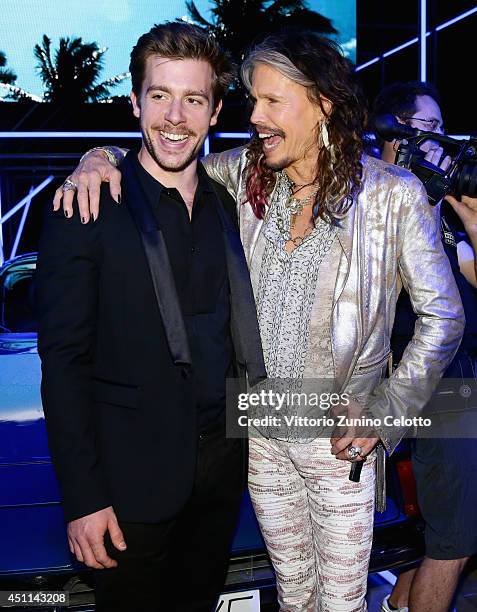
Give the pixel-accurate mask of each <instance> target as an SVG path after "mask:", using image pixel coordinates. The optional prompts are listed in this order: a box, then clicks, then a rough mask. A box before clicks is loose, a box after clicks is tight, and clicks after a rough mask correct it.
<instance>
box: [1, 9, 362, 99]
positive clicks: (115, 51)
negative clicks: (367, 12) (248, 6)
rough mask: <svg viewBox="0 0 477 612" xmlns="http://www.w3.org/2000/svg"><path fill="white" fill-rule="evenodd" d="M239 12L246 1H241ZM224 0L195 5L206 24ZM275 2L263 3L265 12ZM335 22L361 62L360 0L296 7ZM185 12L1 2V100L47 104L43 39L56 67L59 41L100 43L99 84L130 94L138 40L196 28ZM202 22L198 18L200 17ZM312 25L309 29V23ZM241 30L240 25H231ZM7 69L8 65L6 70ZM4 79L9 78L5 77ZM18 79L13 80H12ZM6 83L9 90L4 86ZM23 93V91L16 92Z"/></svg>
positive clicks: (118, 93)
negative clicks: (159, 31) (185, 26)
mask: <svg viewBox="0 0 477 612" xmlns="http://www.w3.org/2000/svg"><path fill="white" fill-rule="evenodd" d="M236 1H237V7H241V6H242V4H243V3H242V0H236ZM220 2H221V0H214V1H210V0H195V6H196V8H197V11H198V13H199V15H200V16H201V17H202V18H203V19H204V20H205V21H207V22H209V23H212V24H213V23H214V22H215V20H216V17H215V14H214V12H213V11H214V7H216V6H217V4H219V5H220ZM271 4H273V2H270V1H267V0H264V1H263V10H265V9H267V7H269V6H270V5H271ZM300 4H301V6H303V7H304V8H306V9H308V10H310V11H316V12H317V13H319V14H321V15H322V16H324V17H326V18H328V19H329V20H330V21H331V24H332V26H333V28H334V29H335V30H336V32H337V33H336V34H333V35H332V36H333V38H335V39H336V40H337V41H338V42H339V43H340V45H341V46H342V48H343V51H344V52H345V54H346V55H347V56H348V57H349V58H350V59H351V60H352V61H355V57H356V0H309V1H308V2H304V1H303V2H297V5H300ZM193 17H194V16H193V15H191V14H190V12H189V11H188V10H187V8H186V2H185V0H167V2H166V1H165V0H160V1H159V2H158V1H157V0H83V1H82V2H78V0H61V2H58V0H2V11H1V26H0V84H1V83H2V81H3V82H4V85H3V86H1V85H0V97H1V98H2V99H3V100H7V99H8V100H13V101H14V100H15V97H14V96H12V92H14V90H12V88H11V87H16V88H18V90H21V92H24V93H25V94H26V95H28V96H29V97H32V98H33V99H35V100H37V101H44V94H45V86H44V81H43V80H42V76H41V70H40V65H41V60H40V59H39V58H38V53H37V56H35V53H34V48H35V45H40V47H41V48H42V51H43V53H44V54H46V55H44V56H43V59H44V62H45V63H48V57H47V56H48V49H45V45H44V41H43V37H44V35H46V36H47V37H48V38H49V39H50V41H51V44H50V48H49V56H50V58H51V60H52V64H53V67H54V62H55V54H56V51H57V49H58V47H59V45H60V38H66V37H68V38H69V39H70V41H71V40H73V39H75V38H81V39H82V43H95V44H96V45H97V47H98V53H100V55H101V60H102V68H101V70H100V74H99V76H98V79H97V82H98V83H99V82H102V81H106V82H110V81H111V79H113V80H116V81H118V82H117V83H116V84H115V85H114V86H110V87H109V95H110V96H123V95H128V94H129V91H130V88H131V84H130V79H129V77H128V75H127V71H128V66H129V53H130V51H131V48H132V47H133V45H134V43H135V42H136V41H137V39H138V38H139V36H140V35H141V34H143V33H144V32H147V31H148V30H149V29H150V28H151V26H152V25H153V24H154V23H159V22H161V21H166V20H175V19H178V18H179V19H181V18H184V19H186V20H189V21H191V22H195V23H197V18H196V19H194V18H193ZM196 17H197V16H196ZM306 25H309V24H306ZM230 27H231V28H235V29H236V28H238V27H240V26H239V25H238V22H237V20H235V21H234V23H232V24H231V25H230ZM2 64H3V65H2ZM2 74H3V75H4V78H2ZM13 76H15V77H16V78H15V79H13V78H12V77H13ZM5 84H6V85H7V86H5ZM17 93H18V92H17Z"/></svg>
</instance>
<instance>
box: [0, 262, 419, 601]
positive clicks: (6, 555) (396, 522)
mask: <svg viewBox="0 0 477 612" xmlns="http://www.w3.org/2000/svg"><path fill="white" fill-rule="evenodd" d="M35 269H36V253H30V254H26V255H20V256H18V257H15V258H14V259H12V260H10V261H8V262H6V263H5V264H4V265H3V266H2V267H1V268H0V591H2V590H7V589H8V588H19V585H20V587H21V588H22V589H28V588H31V589H38V588H42V589H50V590H61V589H65V590H68V591H69V592H70V604H69V606H68V607H66V608H61V609H71V610H77V611H84V612H86V611H87V610H94V596H93V591H92V588H91V584H90V573H89V571H88V569H87V568H86V567H85V566H84V565H82V564H81V563H79V562H77V561H76V560H75V559H74V558H73V557H72V556H71V554H70V551H69V547H68V542H67V538H66V528H65V523H64V519H63V513H62V508H61V497H60V491H59V488H58V484H57V481H56V478H55V475H54V471H53V468H52V464H51V458H50V454H49V450H48V440H47V435H46V429H45V419H44V415H43V410H42V406H41V399H40V376H41V373H40V372H41V370H40V360H39V357H38V352H37V334H36V324H35V316H34V299H33V283H34V273H35ZM388 467H389V469H388V470H387V495H388V499H387V510H386V512H385V513H382V514H376V516H375V530H374V542H373V552H372V556H371V566H370V571H381V570H384V569H392V568H395V567H404V566H411V565H412V564H413V563H415V561H416V560H417V559H419V558H420V557H421V556H422V551H423V540H422V533H421V532H422V529H421V522H420V520H419V516H418V515H419V511H418V507H417V503H416V497H415V484H414V481H413V478H412V470H411V465H410V460H409V456H408V452H406V448H405V447H403V448H401V450H399V451H398V452H397V453H396V454H395V456H393V459H392V461H389V466H388ZM246 590H259V591H260V599H261V605H262V606H267V602H272V601H273V600H274V598H275V592H274V577H273V571H272V569H271V566H270V563H269V560H268V557H267V554H266V551H265V546H264V543H263V540H262V538H261V535H260V531H259V528H258V525H257V522H256V519H255V516H254V514H253V510H252V507H251V504H250V500H249V498H248V495H244V499H243V503H242V511H241V515H240V521H239V524H238V527H237V532H236V536H235V539H234V542H233V546H232V549H231V552H230V566H229V573H228V577H227V583H226V587H225V591H226V592H228V593H230V592H241V593H243V592H244V591H246ZM16 609H18V608H16ZM224 609H226V608H224ZM263 609H265V608H263ZM29 610H32V608H29Z"/></svg>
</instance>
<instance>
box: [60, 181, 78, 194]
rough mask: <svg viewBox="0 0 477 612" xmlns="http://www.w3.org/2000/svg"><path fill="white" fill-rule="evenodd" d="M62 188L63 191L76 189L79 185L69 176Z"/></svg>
mask: <svg viewBox="0 0 477 612" xmlns="http://www.w3.org/2000/svg"><path fill="white" fill-rule="evenodd" d="M61 189H62V190H63V191H76V190H77V189H78V185H77V184H76V183H75V182H74V181H72V180H71V179H69V178H67V179H66V181H65V182H64V183H63V185H62V186H61Z"/></svg>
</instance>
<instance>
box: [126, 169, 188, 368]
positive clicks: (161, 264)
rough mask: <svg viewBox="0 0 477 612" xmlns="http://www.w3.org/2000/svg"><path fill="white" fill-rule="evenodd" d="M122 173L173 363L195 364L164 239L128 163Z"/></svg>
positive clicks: (127, 202) (128, 203)
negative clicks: (191, 355)
mask: <svg viewBox="0 0 477 612" xmlns="http://www.w3.org/2000/svg"><path fill="white" fill-rule="evenodd" d="M121 171H122V175H123V181H122V187H123V190H124V195H125V204H126V205H127V206H128V207H129V209H130V211H131V214H132V217H133V219H134V221H135V223H136V225H137V227H138V229H139V233H140V236H141V240H142V244H143V247H144V252H145V254H146V259H147V263H148V265H149V270H150V273H151V279H152V284H153V286H154V293H155V295H156V300H157V304H158V306H159V312H160V314H161V318H162V322H163V324H164V330H165V334H166V338H167V343H168V345H169V350H170V352H171V355H172V359H173V361H174V363H175V364H191V363H192V360H191V357H190V350H189V342H188V339H187V333H186V329H185V324H184V320H183V318H182V314H181V309H180V305H179V298H178V297H177V290H176V286H175V282H174V276H173V273H172V268H171V264H170V261H169V254H168V252H167V247H166V243H165V241H164V236H163V235H162V232H161V230H160V229H159V227H158V225H157V221H156V218H155V217H154V213H153V212H152V210H151V208H150V206H149V203H148V201H147V196H146V194H145V193H144V191H143V189H142V187H141V185H140V184H139V181H138V179H137V177H136V175H135V171H134V168H133V167H132V166H131V164H130V163H127V159H126V160H125V162H124V163H123V164H122V166H121Z"/></svg>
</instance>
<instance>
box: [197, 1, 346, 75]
mask: <svg viewBox="0 0 477 612" xmlns="http://www.w3.org/2000/svg"><path fill="white" fill-rule="evenodd" d="M214 3H215V6H214V8H213V9H212V14H213V15H214V18H213V20H212V21H211V22H209V21H207V20H206V19H205V18H204V17H202V15H201V14H200V12H199V10H198V9H197V7H196V5H195V3H194V0H186V7H187V11H188V13H189V16H190V17H191V19H192V20H193V21H194V22H195V23H197V24H198V25H200V26H202V27H204V28H207V29H208V30H209V31H210V32H211V33H212V34H213V35H214V36H215V37H216V38H217V40H218V42H219V43H220V44H221V45H222V46H223V47H224V48H225V49H227V50H228V51H229V52H230V53H231V54H232V57H233V58H234V60H235V61H236V62H238V63H240V61H241V60H242V59H243V54H244V51H245V50H246V49H247V47H249V46H250V44H251V43H253V42H254V41H255V40H258V39H259V37H260V36H263V35H264V34H270V33H273V32H276V31H278V30H281V29H282V28H284V27H290V28H300V27H301V28H306V29H308V30H314V31H316V32H319V33H320V34H337V31H336V29H335V28H334V27H333V25H332V23H331V20H330V19H328V18H327V17H324V16H323V15H320V13H317V12H315V11H311V10H309V9H308V8H307V7H306V4H305V1H304V0H273V1H272V2H270V1H269V0H214Z"/></svg>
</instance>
